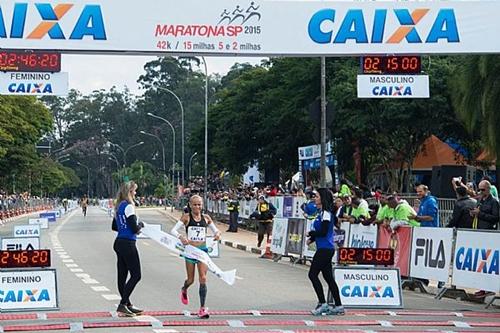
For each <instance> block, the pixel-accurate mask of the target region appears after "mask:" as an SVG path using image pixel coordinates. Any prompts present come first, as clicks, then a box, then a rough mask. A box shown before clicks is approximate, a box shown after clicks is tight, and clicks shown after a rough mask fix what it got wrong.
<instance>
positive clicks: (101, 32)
mask: <svg viewBox="0 0 500 333" xmlns="http://www.w3.org/2000/svg"><path fill="white" fill-rule="evenodd" d="M499 12H500V3H499V2H497V1H445V2H443V1H411V2H399V1H387V2H383V1H370V2H352V1H319V2H318V1H306V0H299V1H292V0H288V1H287V0H285V1H279V0H270V1H259V0H256V1H247V2H241V1H235V0H216V1H212V2H210V3H207V2H206V1H203V0H185V1H182V2H181V3H178V4H176V5H175V6H171V5H170V3H169V2H165V1H160V2H158V1H157V0H144V1H141V2H140V4H138V3H137V2H136V1H133V0H79V1H73V2H64V1H63V2H61V1H55V0H46V1H32V0H24V1H23V0H19V1H4V2H2V3H0V39H2V47H4V48H18V49H19V48H20V49H51V50H63V51H64V50H71V51H86V52H94V53H103V52H123V51H130V52H148V53H174V54H175V53H177V54H180V53H182V54H186V53H198V54H225V55H234V54H241V55H280V56H281V55H330V54H344V55H362V54H398V53H405V54H430V53H434V54H435V53H498V52H499V51H500V40H499V39H498V38H497V33H496V32H497V31H499V30H500V22H499V21H498V20H497V19H496V18H497V16H498V13H499ZM479 26H480V27H481V29H477V27H479ZM124 36H127V38H124Z"/></svg>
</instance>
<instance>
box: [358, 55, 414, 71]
mask: <svg viewBox="0 0 500 333" xmlns="http://www.w3.org/2000/svg"><path fill="white" fill-rule="evenodd" d="M421 71H422V61H421V58H420V56H366V57H361V72H362V73H363V74H420V72H421Z"/></svg>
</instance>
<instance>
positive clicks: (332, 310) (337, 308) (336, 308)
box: [328, 305, 345, 316]
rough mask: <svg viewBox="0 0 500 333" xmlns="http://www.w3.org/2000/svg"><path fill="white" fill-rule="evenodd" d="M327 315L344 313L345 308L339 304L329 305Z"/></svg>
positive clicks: (341, 314)
mask: <svg viewBox="0 0 500 333" xmlns="http://www.w3.org/2000/svg"><path fill="white" fill-rule="evenodd" d="M328 314H329V315H333V316H343V315H345V310H344V306H343V305H339V306H334V307H333V306H330V311H329V312H328Z"/></svg>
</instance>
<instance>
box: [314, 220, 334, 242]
mask: <svg viewBox="0 0 500 333" xmlns="http://www.w3.org/2000/svg"><path fill="white" fill-rule="evenodd" d="M334 218H335V216H333V215H332V214H331V213H330V212H326V211H320V212H319V214H318V216H316V219H315V220H314V222H313V227H314V230H318V231H319V230H321V229H322V228H321V224H322V223H328V232H327V234H326V236H316V238H315V242H316V248H317V249H334V248H335V246H334V244H333V237H334V236H335V231H334V230H333V225H334V221H332V220H333V219H334Z"/></svg>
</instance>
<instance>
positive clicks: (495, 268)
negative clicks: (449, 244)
mask: <svg viewBox="0 0 500 333" xmlns="http://www.w3.org/2000/svg"><path fill="white" fill-rule="evenodd" d="M498 244H500V233H499V232H496V231H492V232H483V231H466V230H458V231H457V240H456V245H455V256H454V259H453V275H452V281H453V285H456V286H457V287H467V288H475V289H483V290H488V291H492V292H495V293H496V292H499V291H500V274H499V273H500V249H499V247H498Z"/></svg>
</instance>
